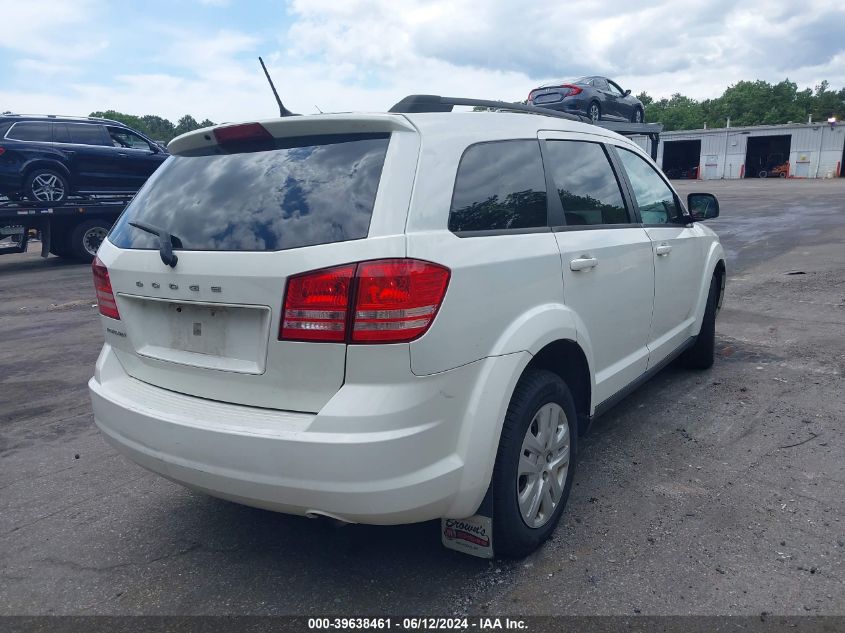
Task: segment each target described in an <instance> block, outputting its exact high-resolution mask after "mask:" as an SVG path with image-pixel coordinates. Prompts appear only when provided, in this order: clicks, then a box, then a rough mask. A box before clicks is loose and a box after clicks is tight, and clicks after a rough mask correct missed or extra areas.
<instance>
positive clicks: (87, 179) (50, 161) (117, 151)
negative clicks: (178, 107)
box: [0, 114, 168, 204]
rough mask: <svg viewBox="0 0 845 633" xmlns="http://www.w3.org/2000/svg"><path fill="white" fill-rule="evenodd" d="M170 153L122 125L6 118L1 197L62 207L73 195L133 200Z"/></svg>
mask: <svg viewBox="0 0 845 633" xmlns="http://www.w3.org/2000/svg"><path fill="white" fill-rule="evenodd" d="M167 157H168V153H167V150H166V149H165V148H164V147H162V146H161V145H159V144H158V143H156V142H155V141H153V140H151V139H148V138H147V137H145V136H144V135H143V134H141V133H140V132H137V131H135V130H133V129H131V128H129V127H127V126H126V125H124V124H122V123H119V122H118V121H112V120H110V119H98V118H92V117H86V118H80V117H65V116H54V115H46V116H45V115H26V114H2V115H0V196H6V197H8V198H10V199H12V200H19V199H22V198H24V199H28V200H31V201H33V202H37V203H44V204H61V203H63V202H64V201H65V200H66V199H67V198H68V197H69V196H72V195H100V194H131V193H134V192H136V191H137V190H138V189H140V187H141V185H143V184H144V182H145V181H146V180H147V178H149V177H150V175H151V174H152V173H153V172H154V171H155V170H156V169H157V168H158V166H159V165H161V163H162V162H164V161H165V160H166V159H167Z"/></svg>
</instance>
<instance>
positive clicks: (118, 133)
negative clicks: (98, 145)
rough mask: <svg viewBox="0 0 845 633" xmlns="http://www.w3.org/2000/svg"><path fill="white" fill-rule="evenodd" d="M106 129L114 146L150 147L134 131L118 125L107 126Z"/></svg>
mask: <svg viewBox="0 0 845 633" xmlns="http://www.w3.org/2000/svg"><path fill="white" fill-rule="evenodd" d="M106 129H107V130H108V131H109V137H110V138H111V140H112V144H113V145H114V146H115V147H120V148H123V149H145V150H149V149H150V144H149V143H147V141H145V140H144V139H143V138H141V137H140V136H138V135H137V134H135V132H130V131H129V130H125V129H123V128H119V127H108V128H106Z"/></svg>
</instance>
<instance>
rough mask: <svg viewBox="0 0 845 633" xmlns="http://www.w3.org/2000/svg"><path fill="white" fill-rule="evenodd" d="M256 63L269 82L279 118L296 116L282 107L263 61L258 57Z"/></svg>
mask: <svg viewBox="0 0 845 633" xmlns="http://www.w3.org/2000/svg"><path fill="white" fill-rule="evenodd" d="M258 61H259V62H261V68H263V69H264V75H265V76H266V77H267V81H269V82H270V89H271V90H272V91H273V96H274V97H276V103H278V104H279V116H296V115H294V113H293V112H291V111H290V110H288V109H287V108H286V107H285V106H284V104H283V103H282V100H281V99H280V98H279V93H278V92H276V86H275V85H273V80H272V79H270V73H268V72H267V66H265V65H264V60H263V59H261V57H260V56H259V57H258Z"/></svg>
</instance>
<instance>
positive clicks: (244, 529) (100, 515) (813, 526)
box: [0, 178, 845, 615]
mask: <svg viewBox="0 0 845 633" xmlns="http://www.w3.org/2000/svg"><path fill="white" fill-rule="evenodd" d="M676 184H677V186H678V189H679V191H681V192H683V193H686V192H688V191H711V192H712V193H715V194H716V195H717V196H718V197H719V199H720V202H721V207H722V217H721V218H719V219H718V220H715V221H712V223H711V226H712V227H713V228H714V229H715V230H716V231H717V232H719V233H720V235H721V237H722V240H723V243H724V245H725V248H726V251H727V253H728V289H727V294H726V298H725V306H724V308H723V310H722V312H721V314H720V317H719V321H718V324H717V349H718V357H717V361H716V364H715V366H714V368H713V369H712V370H709V371H706V372H692V371H686V370H683V369H679V368H676V367H670V368H668V369H666V370H664V371H663V372H662V373H661V374H659V375H658V376H656V377H655V378H654V379H653V380H652V381H650V382H649V383H648V384H647V385H645V386H644V387H643V388H642V389H640V390H639V391H637V392H635V393H634V394H633V395H631V396H630V397H628V398H627V399H626V400H624V401H623V402H622V403H621V404H620V405H619V406H618V407H616V408H615V409H614V410H612V411H611V412H610V413H609V414H607V415H606V416H605V417H603V418H601V419H599V420H598V421H597V422H596V424H595V425H594V427H593V429H592V431H591V433H590V434H589V436H588V437H587V438H585V439H584V440H583V441H582V443H581V449H582V454H581V461H580V464H579V465H578V472H577V473H576V484H575V486H574V487H573V492H572V496H571V498H570V500H569V505H568V507H567V509H566V511H565V513H564V516H563V519H562V521H561V523H560V526H559V527H558V529H557V531H556V533H555V535H554V537H553V539H552V540H551V541H550V542H549V543H548V544H547V545H546V546H544V547H543V548H542V549H541V550H540V551H539V552H537V553H536V554H534V555H532V556H531V557H529V558H527V559H525V560H522V561H516V562H514V561H494V562H489V561H484V560H480V559H474V558H469V557H466V556H463V555H461V554H458V553H455V552H450V551H446V550H444V549H443V548H442V547H441V545H440V540H439V530H438V527H439V524H437V523H426V524H420V525H411V526H401V527H369V526H357V525H356V526H347V527H343V528H337V527H334V526H332V525H331V524H329V523H327V522H323V521H313V520H308V519H303V518H294V517H287V516H283V515H278V514H273V513H270V512H265V511H261V510H255V509H251V508H246V507H242V506H238V505H235V504H231V503H227V502H224V501H219V500H215V499H212V498H209V497H206V496H203V495H201V494H197V493H193V492H190V491H188V490H185V489H183V488H181V487H180V486H178V485H175V484H173V483H170V482H168V481H165V480H163V479H161V478H159V477H157V476H154V475H152V474H149V473H147V472H146V471H144V470H143V469H141V468H140V467H138V466H135V465H134V464H132V463H130V462H129V461H127V460H126V459H124V458H123V457H121V456H120V455H118V454H117V453H116V452H115V451H114V450H113V449H112V448H111V447H109V446H108V445H107V444H106V443H105V441H104V440H103V439H102V437H101V436H100V435H99V433H98V432H97V430H96V429H95V427H94V424H93V421H92V418H91V409H90V403H89V400H88V393H87V388H86V382H87V380H88V378H89V376H90V375H91V373H92V370H93V365H94V361H95V359H96V357H97V354H98V352H99V348H100V345H101V343H102V335H101V332H100V325H99V323H98V318H97V309H96V307H95V305H94V304H95V301H94V292H93V287H92V282H91V274H90V270H89V267H88V266H84V265H78V264H70V263H66V262H64V261H62V260H59V259H56V258H53V257H51V258H49V259H47V260H42V259H41V258H40V257H39V256H38V253H37V249H38V248H40V245H38V244H34V245H32V246H31V247H30V252H29V253H27V254H23V255H6V256H3V257H0V614H4V615H9V614H26V615H40V614H77V615H90V614H148V615H160V614H179V615H190V614H233V613H237V614H262V615H263V614H299V615H309V614H310V615H322V614H326V613H335V614H336V613H343V614H353V613H357V614H364V613H366V614H402V613H415V614H435V615H452V614H467V613H468V614H484V613H507V614H595V613H598V614H623V615H624V614H631V615H634V614H757V615H759V614H760V613H763V612H766V613H772V614H796V615H797V614H816V615H818V614H840V615H845V563H843V561H845V521H843V519H845V440H843V431H845V388H843V386H844V385H845V383H843V371H845V248H843V243H845V178H840V179H837V180H835V181H795V180H789V181H782V180H776V181H771V180H767V181H758V180H747V181H741V182H738V181H711V182H678V183H676Z"/></svg>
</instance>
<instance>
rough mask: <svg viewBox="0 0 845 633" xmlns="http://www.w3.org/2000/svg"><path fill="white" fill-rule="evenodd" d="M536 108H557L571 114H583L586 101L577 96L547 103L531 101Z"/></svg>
mask: <svg viewBox="0 0 845 633" xmlns="http://www.w3.org/2000/svg"><path fill="white" fill-rule="evenodd" d="M532 104H533V105H535V106H537V107H538V108H546V109H547V110H557V111H559V112H570V113H573V114H585V113H586V112H587V104H586V102H585V101H584V100H583V99H581V98H579V97H563V98H562V99H561V100H560V101H552V102H549V103H533V102H532Z"/></svg>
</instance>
